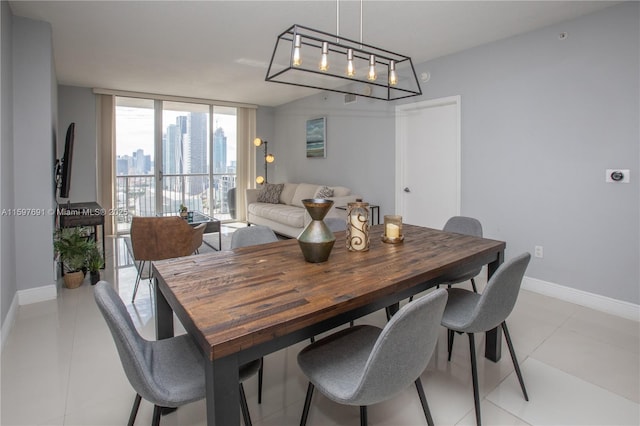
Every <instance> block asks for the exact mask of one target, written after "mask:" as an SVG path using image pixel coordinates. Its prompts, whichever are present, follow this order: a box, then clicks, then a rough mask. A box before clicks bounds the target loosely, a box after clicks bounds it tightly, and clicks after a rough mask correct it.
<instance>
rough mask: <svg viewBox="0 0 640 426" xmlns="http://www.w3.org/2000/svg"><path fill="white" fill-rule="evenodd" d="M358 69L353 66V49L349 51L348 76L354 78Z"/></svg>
mask: <svg viewBox="0 0 640 426" xmlns="http://www.w3.org/2000/svg"><path fill="white" fill-rule="evenodd" d="M355 75H356V69H355V67H354V66H353V49H347V76H349V77H354V76H355Z"/></svg>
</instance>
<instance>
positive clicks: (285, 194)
mask: <svg viewBox="0 0 640 426" xmlns="http://www.w3.org/2000/svg"><path fill="white" fill-rule="evenodd" d="M296 188H298V184H297V183H287V182H285V184H284V188H282V192H281V193H280V202H281V203H282V204H292V203H291V202H292V201H293V196H294V194H295V193H296Z"/></svg>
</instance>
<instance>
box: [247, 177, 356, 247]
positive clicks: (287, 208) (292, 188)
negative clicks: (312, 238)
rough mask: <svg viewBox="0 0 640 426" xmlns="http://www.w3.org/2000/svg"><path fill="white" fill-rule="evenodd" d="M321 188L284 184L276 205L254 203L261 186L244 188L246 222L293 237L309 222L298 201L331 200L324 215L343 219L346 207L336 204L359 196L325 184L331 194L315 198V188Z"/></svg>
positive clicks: (316, 192)
mask: <svg viewBox="0 0 640 426" xmlns="http://www.w3.org/2000/svg"><path fill="white" fill-rule="evenodd" d="M321 188H325V185H317V184H310V183H284V187H283V189H282V192H281V193H280V197H279V200H278V201H279V203H278V204H275V203H265V202H258V195H259V194H260V191H261V189H247V192H246V209H247V210H246V211H247V222H248V223H249V224H254V225H265V226H268V227H270V228H271V229H273V231H274V232H276V233H277V234H280V235H284V236H287V237H291V238H297V237H298V235H300V233H301V232H302V231H303V230H304V228H305V227H306V226H307V225H308V224H309V222H311V217H310V216H309V213H307V211H306V210H305V208H304V206H303V205H302V200H304V199H307V198H326V199H329V200H333V206H332V207H331V210H329V213H327V215H326V216H325V218H330V217H336V218H342V219H346V214H347V212H346V210H340V209H336V207H343V206H346V205H347V203H351V202H354V201H356V198H362V197H360V196H359V195H352V194H351V190H350V189H349V188H345V187H344V186H329V187H328V188H329V189H332V190H333V196H332V197H318V191H319V190H320V189H321Z"/></svg>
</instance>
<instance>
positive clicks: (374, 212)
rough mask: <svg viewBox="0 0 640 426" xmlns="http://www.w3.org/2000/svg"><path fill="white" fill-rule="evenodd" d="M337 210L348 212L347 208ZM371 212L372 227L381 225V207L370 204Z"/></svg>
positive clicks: (341, 207) (342, 207) (340, 207)
mask: <svg viewBox="0 0 640 426" xmlns="http://www.w3.org/2000/svg"><path fill="white" fill-rule="evenodd" d="M336 209H339V210H344V211H346V210H347V206H336ZM369 210H370V211H371V225H380V206H379V205H377V204H369ZM374 218H375V221H374Z"/></svg>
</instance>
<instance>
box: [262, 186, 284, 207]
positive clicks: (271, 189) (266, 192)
mask: <svg viewBox="0 0 640 426" xmlns="http://www.w3.org/2000/svg"><path fill="white" fill-rule="evenodd" d="M282 188H284V183H265V184H264V185H263V186H262V189H261V190H260V192H259V193H258V202H260V203H271V204H280V193H281V192H282Z"/></svg>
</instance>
